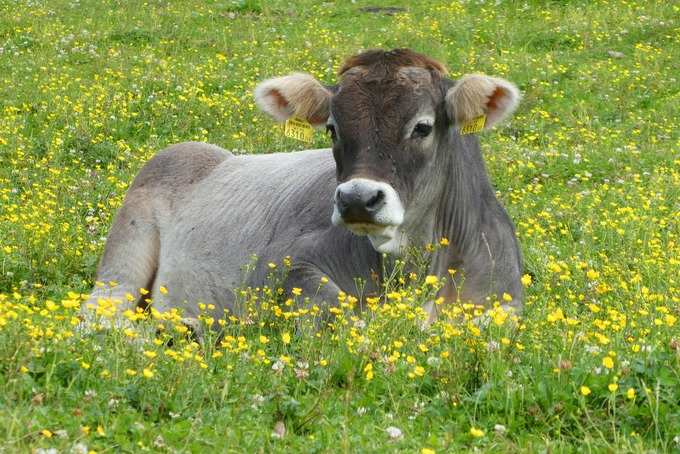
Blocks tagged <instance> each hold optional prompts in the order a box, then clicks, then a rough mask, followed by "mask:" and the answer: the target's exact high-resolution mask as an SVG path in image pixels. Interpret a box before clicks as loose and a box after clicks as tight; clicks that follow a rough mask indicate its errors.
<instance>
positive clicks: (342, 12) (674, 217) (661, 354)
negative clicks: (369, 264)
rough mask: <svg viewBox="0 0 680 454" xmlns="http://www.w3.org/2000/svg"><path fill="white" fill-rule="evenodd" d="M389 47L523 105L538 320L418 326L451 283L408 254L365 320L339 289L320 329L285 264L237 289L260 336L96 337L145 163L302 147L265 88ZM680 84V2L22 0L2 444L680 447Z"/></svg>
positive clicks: (488, 143)
mask: <svg viewBox="0 0 680 454" xmlns="http://www.w3.org/2000/svg"><path fill="white" fill-rule="evenodd" d="M386 6H390V7H393V8H389V9H385V8H384V7H386ZM378 7H383V8H378ZM374 47H385V48H393V47H410V48H413V49H414V50H417V51H420V52H423V53H426V54H429V55H431V56H432V57H434V58H437V59H439V60H441V61H442V62H444V63H445V64H446V65H447V66H448V68H449V69H450V72H451V76H452V77H454V78H455V77H458V76H460V75H461V74H463V73H469V72H484V73H488V74H491V75H497V76H501V77H504V78H507V79H509V80H511V81H514V82H515V83H516V84H517V85H518V86H519V87H520V89H521V91H522V93H523V100H522V103H521V105H520V107H519V110H518V111H517V113H516V115H515V116H514V117H513V118H512V119H511V120H510V121H508V122H507V123H505V124H504V125H502V126H501V127H499V128H497V129H496V130H494V131H491V132H488V133H484V134H482V135H481V142H482V148H483V151H484V156H485V159H486V162H487V166H488V170H489V173H490V176H491V179H492V181H493V183H494V186H495V188H496V189H497V191H498V193H499V196H500V199H501V200H502V202H503V203H504V205H505V206H506V208H507V210H508V212H509V214H510V216H511V217H512V218H513V220H514V221H515V224H516V226H517V234H518V237H519V241H520V243H521V246H522V251H523V254H524V260H525V272H526V275H525V277H524V278H523V283H524V284H525V286H526V294H527V296H526V307H525V310H524V312H523V313H522V314H521V316H520V317H516V316H508V315H507V314H504V313H503V312H501V311H498V310H494V311H492V312H491V314H489V323H488V324H487V325H481V326H480V325H479V324H476V323H473V319H474V318H475V317H477V316H479V315H481V314H482V312H483V310H482V309H480V308H478V307H471V306H469V305H463V306H452V307H449V308H448V309H447V311H448V313H449V314H450V315H451V317H449V318H443V319H442V320H440V321H439V322H437V323H436V324H435V325H434V326H433V327H432V328H431V329H429V330H427V331H421V330H420V329H419V319H420V318H422V311H421V310H420V306H421V305H422V303H423V302H424V301H426V300H427V299H428V298H431V297H432V295H434V293H435V292H436V290H437V288H438V287H439V286H440V285H442V282H440V281H438V280H437V279H432V278H428V277H427V276H426V272H424V271H419V272H406V271H404V265H403V263H402V262H397V263H396V264H395V265H394V269H392V268H391V269H389V270H387V271H388V275H389V276H390V278H389V279H388V280H387V282H386V284H385V290H384V294H383V295H382V296H381V297H380V298H377V299H375V300H371V301H369V302H368V306H369V307H368V308H367V309H366V310H365V311H363V312H360V313H356V312H354V311H353V308H354V306H355V305H356V303H357V301H356V298H355V296H356V295H339V299H340V305H339V309H338V310H337V314H336V319H335V321H334V323H333V324H332V325H331V326H329V327H328V328H326V329H323V330H314V329H313V328H312V327H311V323H308V321H309V319H310V318H311V317H313V316H314V314H313V311H311V312H310V311H307V310H304V309H300V305H299V304H298V303H301V302H302V301H303V299H304V296H305V295H292V298H290V299H289V298H286V297H285V296H284V295H281V294H280V293H279V292H278V291H277V280H278V279H280V278H281V276H282V275H284V274H285V272H286V269H287V267H288V263H287V262H286V260H283V261H282V262H281V263H275V264H272V282H271V286H269V287H267V288H263V289H250V290H249V289H244V290H243V291H242V292H241V293H240V294H241V297H242V298H243V303H244V304H247V305H250V307H251V308H252V310H251V313H250V317H249V318H248V319H247V320H238V319H231V320H230V319H227V320H221V321H214V320H207V319H205V320H204V322H205V323H211V322H214V323H217V324H219V325H220V326H221V327H222V329H223V333H222V334H223V335H222V336H221V337H220V338H219V339H218V338H217V336H216V335H208V336H206V338H205V339H203V340H202V341H201V342H195V341H193V340H192V339H191V338H190V337H187V336H186V335H185V333H184V332H183V331H185V330H186V328H185V327H183V326H182V325H181V324H179V323H177V316H176V315H175V314H171V315H170V316H160V315H158V314H146V313H132V312H130V313H128V314H125V316H126V317H127V318H130V319H132V320H135V323H136V324H137V326H139V328H140V329H139V330H111V331H109V330H101V331H100V332H97V333H83V332H81V331H79V330H78V329H77V327H78V323H79V319H78V313H79V307H80V305H81V304H82V302H83V300H84V299H85V297H86V294H87V293H88V292H89V291H90V290H91V289H92V287H93V285H103V286H115V285H116V283H115V282H106V283H98V284H95V282H94V272H95V268H96V264H97V261H98V259H99V257H100V255H101V252H102V250H103V245H104V242H105V238H106V234H107V231H108V228H109V226H110V224H111V222H112V217H113V216H114V214H115V212H116V209H117V208H118V207H119V206H120V205H121V203H122V200H123V197H124V195H125V191H126V189H127V187H128V186H129V185H130V183H131V181H132V179H133V178H134V175H135V174H136V172H137V171H138V170H139V169H140V167H141V166H142V165H143V164H144V162H146V161H147V160H148V159H149V158H150V157H151V156H153V154H154V153H155V152H157V151H158V150H160V149H162V148H163V147H165V146H167V145H169V144H172V143H176V142H181V141H186V140H200V141H207V142H211V143H215V144H218V145H220V146H222V147H224V148H226V149H228V150H232V151H233V152H234V153H265V152H272V151H285V150H295V149H302V148H305V144H303V143H302V142H296V141H294V140H292V139H289V138H286V137H284V135H283V134H282V129H281V127H280V126H279V125H275V124H273V123H271V122H270V120H268V119H267V118H265V117H264V115H262V114H260V113H258V112H257V111H256V108H255V105H254V102H253V98H252V94H251V91H252V89H253V87H254V86H255V84H256V83H257V82H258V81H260V80H262V79H264V78H267V77H271V76H277V75H282V74H286V73H289V72H292V71H306V72H309V73H311V74H313V75H315V76H316V77H317V78H318V79H320V80H322V81H325V82H327V83H333V82H334V81H335V73H336V71H337V69H338V68H339V66H340V65H341V63H342V61H343V59H344V58H346V57H347V56H350V55H352V54H354V53H356V52H357V51H359V50H361V49H367V48H374ZM678 77H680V4H678V3H677V2H668V1H658V2H657V1H643V0H598V1H586V0H575V1H538V0H526V1H522V0H519V1H505V0H498V1H495V2H494V1H483V0H479V1H434V0H425V1H422V2H411V1H405V0H394V1H391V2H389V4H387V3H385V2H382V1H378V0H375V1H373V2H370V1H369V2H366V1H363V0H357V1H356V2H355V1H327V2H323V3H321V2H316V1H312V0H300V1H283V0H267V1H265V0H222V1H198V0H184V1H161V0H147V1H138V0H131V1H113V0H102V1H94V0H49V1H47V0H44V1H41V0H17V1H14V0H0V452H40V453H48V452H49V453H54V452H74V453H87V452H107V451H108V452H140V451H153V452H394V451H404V452H418V453H422V454H428V453H433V452H437V453H441V452H459V451H474V452H577V451H578V452H635V453H638V452H673V451H676V452H677V451H678V450H680V304H679V303H680V278H679V274H680V267H679V265H680V227H679V226H678V219H679V218H680V134H679V133H678V131H679V129H678V124H680V81H679V80H678ZM329 143H330V140H329V138H328V137H326V136H325V135H324V134H323V133H322V132H318V133H317V134H316V135H315V138H314V143H313V144H312V145H313V147H319V148H320V147H327V146H329ZM436 247H446V246H445V245H441V244H439V245H438V244H434V245H431V246H430V249H431V248H436ZM422 252H423V255H425V256H426V255H427V251H422ZM170 290H171V289H170ZM161 318H164V319H165V320H160V319H161ZM206 318H207V317H206ZM159 325H160V326H161V327H162V328H163V329H161V330H157V327H158V326H159ZM144 329H146V332H147V334H146V335H144V334H139V331H144Z"/></svg>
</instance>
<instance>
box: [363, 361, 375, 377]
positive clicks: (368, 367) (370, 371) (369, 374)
mask: <svg viewBox="0 0 680 454" xmlns="http://www.w3.org/2000/svg"><path fill="white" fill-rule="evenodd" d="M364 372H366V380H367V381H371V380H373V364H372V363H368V364H366V367H364Z"/></svg>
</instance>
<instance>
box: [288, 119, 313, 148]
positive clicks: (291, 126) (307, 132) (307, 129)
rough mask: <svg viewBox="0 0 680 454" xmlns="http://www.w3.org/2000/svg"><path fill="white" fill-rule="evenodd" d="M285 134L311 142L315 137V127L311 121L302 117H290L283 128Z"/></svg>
mask: <svg viewBox="0 0 680 454" xmlns="http://www.w3.org/2000/svg"><path fill="white" fill-rule="evenodd" d="M283 135H285V136H286V137H290V138H291V139H295V140H300V141H302V142H307V143H310V142H311V141H312V138H313V137H314V128H312V125H310V124H309V122H307V121H305V120H302V119H300V118H294V117H293V118H289V119H288V120H286V125H285V126H284V128H283Z"/></svg>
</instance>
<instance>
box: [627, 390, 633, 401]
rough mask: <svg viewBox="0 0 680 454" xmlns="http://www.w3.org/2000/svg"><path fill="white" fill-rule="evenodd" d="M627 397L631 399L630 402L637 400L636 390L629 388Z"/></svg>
mask: <svg viewBox="0 0 680 454" xmlns="http://www.w3.org/2000/svg"><path fill="white" fill-rule="evenodd" d="M626 397H627V398H629V399H630V400H633V399H635V389H634V388H628V391H626Z"/></svg>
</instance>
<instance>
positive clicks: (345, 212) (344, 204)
mask: <svg viewBox="0 0 680 454" xmlns="http://www.w3.org/2000/svg"><path fill="white" fill-rule="evenodd" d="M331 220H332V221H333V224H335V225H342V226H345V227H347V228H348V229H349V230H351V231H352V232H354V233H356V234H358V235H369V236H375V235H383V234H385V233H386V232H389V231H394V230H395V229H396V227H398V226H400V225H401V224H402V222H404V207H403V205H402V203H401V200H400V198H399V194H397V191H395V190H394V188H393V187H392V186H391V185H389V184H387V183H385V182H382V181H374V180H369V179H367V178H353V179H351V180H349V181H346V182H344V183H342V184H340V185H338V187H337V188H336V190H335V203H334V208H333V216H332V218H331Z"/></svg>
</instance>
